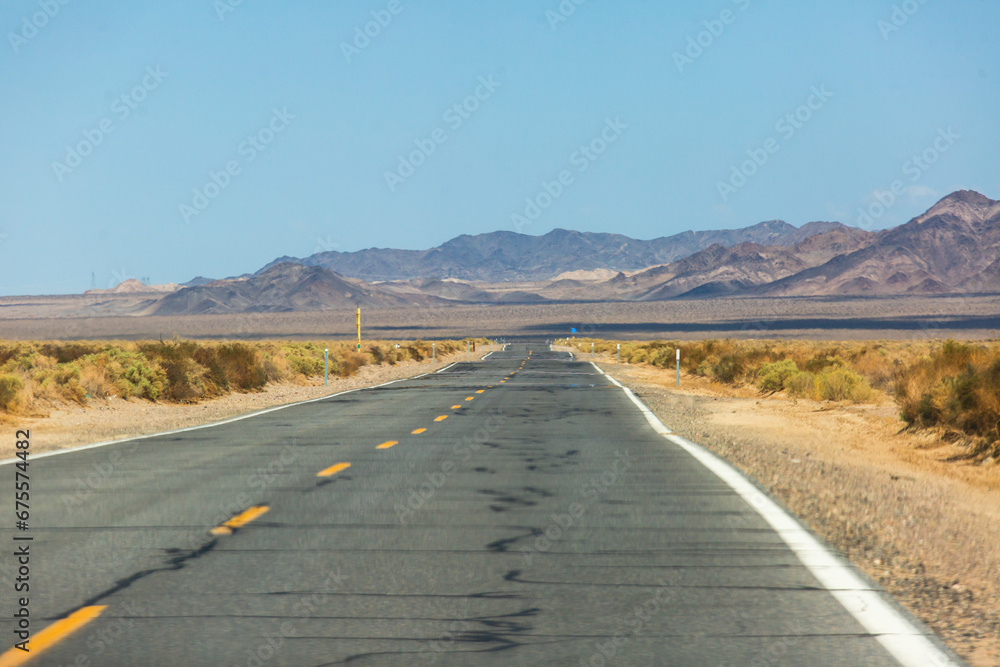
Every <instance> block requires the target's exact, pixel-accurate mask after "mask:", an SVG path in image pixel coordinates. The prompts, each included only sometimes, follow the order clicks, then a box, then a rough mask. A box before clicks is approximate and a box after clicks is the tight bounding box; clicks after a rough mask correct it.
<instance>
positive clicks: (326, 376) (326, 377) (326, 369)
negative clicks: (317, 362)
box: [323, 347, 330, 387]
mask: <svg viewBox="0 0 1000 667" xmlns="http://www.w3.org/2000/svg"><path fill="white" fill-rule="evenodd" d="M329 384H330V348H328V347H324V348H323V386H324V387H326V386H329Z"/></svg>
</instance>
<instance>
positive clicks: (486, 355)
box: [479, 352, 493, 361]
mask: <svg viewBox="0 0 1000 667" xmlns="http://www.w3.org/2000/svg"><path fill="white" fill-rule="evenodd" d="M491 354H493V353H492V352H487V353H486V354H485V355H484V356H483V357H481V358H480V359H479V360H480V361H482V360H483V359H485V358H486V357H488V356H490V355H491Z"/></svg>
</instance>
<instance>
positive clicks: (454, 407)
mask: <svg viewBox="0 0 1000 667" xmlns="http://www.w3.org/2000/svg"><path fill="white" fill-rule="evenodd" d="M460 407H462V406H461V405H453V406H451V409H452V410H458V409H459V408H460Z"/></svg>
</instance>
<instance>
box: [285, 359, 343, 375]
mask: <svg viewBox="0 0 1000 667" xmlns="http://www.w3.org/2000/svg"><path fill="white" fill-rule="evenodd" d="M287 359H288V364H289V366H291V368H292V370H293V371H294V372H296V373H299V374H300V375H305V376H306V377H313V376H316V375H320V374H321V373H322V372H323V360H322V359H317V358H316V357H303V356H299V355H289V356H288V357H287ZM330 361H331V362H332V363H331V369H330V370H331V371H332V370H333V368H332V367H333V365H334V364H335V363H336V360H335V359H331V360H330Z"/></svg>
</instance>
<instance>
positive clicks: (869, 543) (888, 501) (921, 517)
mask: <svg viewBox="0 0 1000 667" xmlns="http://www.w3.org/2000/svg"><path fill="white" fill-rule="evenodd" d="M567 349H569V348H567ZM576 355H577V358H579V359H581V360H583V361H589V360H591V355H589V354H580V353H579V352H578V351H576ZM600 357H601V355H596V356H595V357H594V358H593V360H594V361H596V362H597V363H598V365H599V366H600V367H601V368H602V369H603V370H605V371H606V372H608V373H610V374H611V375H612V376H614V377H615V378H616V379H618V380H619V381H621V382H622V383H623V384H625V385H627V386H628V387H630V388H631V389H632V390H633V391H635V392H636V394H638V395H639V396H640V397H641V398H642V399H643V400H644V401H645V402H646V404H647V405H648V406H649V407H650V409H651V410H653V412H655V413H656V415H657V416H658V417H659V418H660V419H661V420H662V421H663V423H664V424H666V425H667V427H668V428H670V429H672V430H673V431H675V432H677V433H678V434H680V435H682V436H684V437H686V438H688V439H690V440H693V441H695V442H698V443H699V444H701V445H703V446H705V447H707V448H708V449H710V450H712V451H713V452H715V453H716V454H719V455H720V456H722V457H724V458H725V459H726V460H728V461H730V462H731V463H733V464H734V465H736V466H737V467H738V468H739V469H740V470H742V471H743V472H744V473H745V474H747V475H748V476H749V477H751V478H753V479H755V480H756V481H757V482H758V483H759V484H761V485H762V486H763V487H764V488H766V489H767V490H768V492H769V493H770V494H771V495H772V496H773V497H774V498H776V499H778V500H780V501H781V502H783V503H784V504H785V506H786V507H788V508H789V509H790V510H791V511H792V512H794V513H795V514H796V515H797V516H798V517H799V518H800V519H802V520H803V521H804V522H805V523H806V524H808V525H809V526H810V528H811V529H812V530H813V531H815V532H816V533H817V534H818V535H820V536H821V537H822V538H824V539H825V540H826V541H827V542H828V543H830V544H832V545H833V546H834V548H836V549H838V550H839V551H840V552H841V553H842V554H843V555H844V556H845V557H846V558H848V559H849V560H850V561H851V562H852V563H854V564H855V565H856V566H858V567H859V568H860V569H861V570H863V571H864V572H865V573H867V574H868V575H869V576H870V577H871V578H872V579H874V580H875V581H877V582H879V583H880V584H881V585H882V586H883V587H884V588H885V589H886V590H887V591H889V592H890V593H891V594H892V595H893V596H895V597H896V599H897V600H899V601H900V603H902V604H903V605H904V606H906V607H907V608H908V609H909V610H910V611H911V612H912V613H913V614H914V615H915V616H917V617H918V618H920V619H921V620H922V621H923V622H924V623H926V624H927V625H928V626H929V627H931V628H933V629H934V631H935V632H937V633H939V634H940V636H941V637H942V638H943V639H944V640H945V641H946V642H947V643H948V644H949V646H951V647H952V649H954V650H955V651H956V652H957V653H958V654H959V655H961V656H962V657H963V658H965V659H966V660H967V661H969V663H970V664H972V665H975V666H977V667H979V666H981V667H987V666H994V667H995V666H996V665H1000V540H998V539H997V531H998V529H1000V465H998V464H997V463H992V464H986V465H975V464H971V463H969V462H967V461H965V460H963V458H962V454H963V452H962V450H961V448H960V447H959V446H957V445H954V444H948V443H945V442H942V441H940V440H939V439H938V438H937V437H936V436H934V435H933V434H928V433H922V434H918V433H912V432H907V431H905V430H904V427H905V424H903V422H901V421H900V420H899V418H898V410H897V408H896V406H895V404H894V403H893V402H892V401H891V400H889V399H886V400H885V401H883V402H882V403H880V404H877V405H852V404H839V403H830V402H826V403H821V402H816V401H805V400H798V401H795V400H792V399H788V398H784V397H777V396H776V397H764V396H762V395H761V394H760V393H758V392H757V391H756V390H755V389H752V388H747V389H740V388H733V387H727V386H723V385H719V384H716V383H712V382H710V381H707V380H705V379H704V378H697V377H692V376H688V375H682V377H681V389H677V388H676V387H675V386H674V385H675V375H674V372H673V371H665V370H662V369H657V368H652V367H648V366H644V365H638V366H630V365H627V364H621V365H619V364H616V363H614V359H613V358H611V357H604V358H600Z"/></svg>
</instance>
